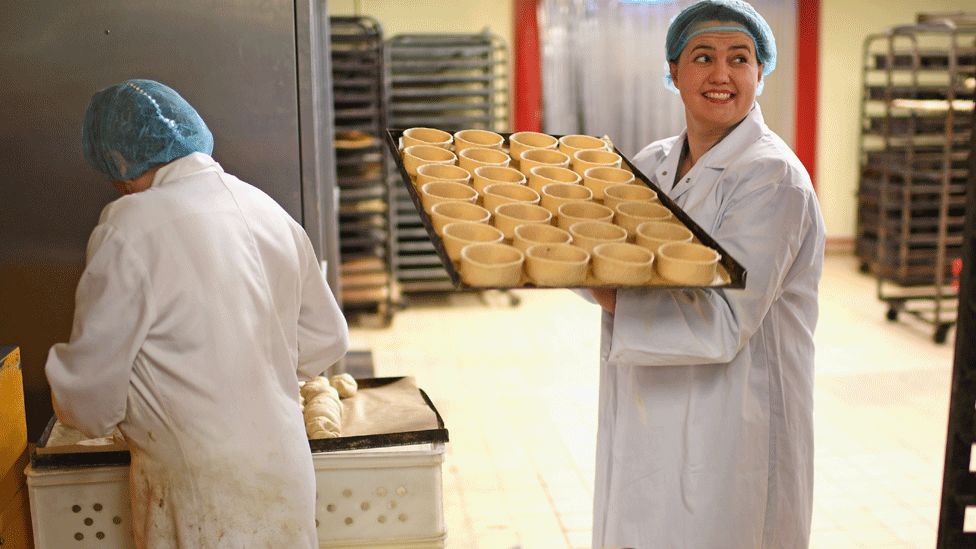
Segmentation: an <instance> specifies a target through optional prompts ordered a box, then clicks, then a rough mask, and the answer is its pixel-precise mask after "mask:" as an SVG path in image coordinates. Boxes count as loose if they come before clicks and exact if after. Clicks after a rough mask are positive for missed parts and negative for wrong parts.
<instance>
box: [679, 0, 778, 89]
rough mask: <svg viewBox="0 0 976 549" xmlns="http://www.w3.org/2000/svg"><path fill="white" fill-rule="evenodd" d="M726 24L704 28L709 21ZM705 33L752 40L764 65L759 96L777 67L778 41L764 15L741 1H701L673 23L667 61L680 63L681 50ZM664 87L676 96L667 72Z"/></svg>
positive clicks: (682, 11)
mask: <svg viewBox="0 0 976 549" xmlns="http://www.w3.org/2000/svg"><path fill="white" fill-rule="evenodd" d="M716 21H718V22H722V23H725V24H723V25H719V26H711V27H704V26H702V25H703V24H704V23H708V22H716ZM705 32H742V33H745V34H747V35H749V36H750V37H751V38H752V42H753V44H755V46H756V60H757V61H759V63H760V64H762V65H763V69H762V74H763V79H762V80H761V81H760V82H759V86H758V87H757V88H756V95H759V94H761V93H762V90H763V84H765V83H766V76H768V75H769V73H771V72H773V69H775V68H776V38H774V37H773V30H772V29H770V28H769V24H767V23H766V20H765V19H763V17H762V16H761V15H759V13H758V12H757V11H756V10H755V9H754V8H753V7H752V6H750V5H749V4H747V3H746V2H743V1H742V0H701V1H700V2H697V3H695V4H692V5H691V6H688V7H687V8H685V9H683V10H681V13H679V14H678V15H676V16H675V18H674V19H672V20H671V26H669V27H668V37H667V41H666V43H665V50H666V53H667V60H668V61H669V62H672V63H674V62H677V61H678V57H679V56H680V55H681V51H682V50H684V49H685V46H686V45H688V42H689V41H690V40H691V39H692V38H694V37H696V36H698V35H699V34H702V33H705ZM664 85H665V87H667V88H668V89H669V90H671V91H673V92H675V93H677V92H678V89H677V88H675V86H674V82H673V81H672V80H671V72H670V71H667V72H665V76H664Z"/></svg>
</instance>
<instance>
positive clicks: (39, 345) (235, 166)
mask: <svg viewBox="0 0 976 549" xmlns="http://www.w3.org/2000/svg"><path fill="white" fill-rule="evenodd" d="M301 5H303V6H305V8H304V9H305V10H308V5H307V3H304V2H303V3H301ZM323 9H324V8H323ZM306 17H307V16H306ZM295 21H296V17H295V3H294V2H293V1H292V0H276V1H260V0H236V1H228V0H192V1H191V0H175V1H149V0H125V1H122V0H118V1H110V2H106V1H101V0H97V1H96V0H88V1H73V2H63V1H59V0H13V1H5V2H3V7H2V8H0V74H2V75H3V77H2V80H3V84H2V85H0V342H3V343H6V344H14V345H20V346H21V348H22V351H23V368H24V374H25V379H26V381H25V384H26V390H27V395H26V398H27V401H28V402H27V406H28V424H29V425H28V428H29V434H30V437H31V440H36V438H37V436H38V434H39V432H40V429H41V428H42V427H43V421H45V420H46V419H47V418H48V417H50V416H49V414H50V408H49V400H48V398H49V397H48V389H47V384H46V382H45V380H44V374H43V365H44V361H45V358H46V355H47V351H48V349H49V348H50V346H51V344H53V343H55V342H58V341H65V340H67V338H68V335H69V333H70V328H71V315H72V313H73V309H74V288H75V285H76V283H77V280H78V277H79V276H80V273H81V270H82V268H83V262H84V250H85V245H86V243H87V239H88V235H89V234H90V232H91V230H92V228H93V227H94V226H95V223H96V221H97V219H98V215H99V212H100V211H101V209H102V208H103V207H104V206H105V204H107V203H108V202H109V201H111V200H112V199H114V198H115V197H116V194H115V191H114V190H113V189H112V187H111V186H110V185H109V183H108V182H107V181H106V180H105V179H104V178H103V177H102V176H100V175H99V174H97V173H95V172H94V171H93V170H92V169H91V168H89V167H88V166H87V164H86V163H85V162H84V158H83V156H82V152H81V145H80V131H81V130H80V127H81V120H82V116H83V114H84V109H85V106H86V105H87V102H88V99H89V97H90V96H91V95H92V93H93V92H95V91H96V90H98V89H100V88H103V87H105V86H107V85H110V84H113V83H116V82H119V81H122V80H124V79H127V78H151V79H155V80H160V81H162V82H165V83H166V84H168V85H170V86H172V87H173V88H175V89H176V90H178V91H179V92H180V93H181V94H183V95H184V96H185V97H186V98H187V99H188V100H189V101H190V103H191V104H193V105H194V106H195V107H196V108H197V109H198V110H199V111H200V114H201V115H202V116H203V118H204V120H206V122H207V124H208V125H209V126H210V128H211V130H212V131H213V133H214V138H215V149H214V157H215V158H216V159H217V160H218V161H219V162H220V163H221V164H222V165H223V166H224V168H225V169H226V170H227V171H228V172H230V173H233V174H235V175H237V176H239V177H241V178H242V179H244V180H245V181H248V182H250V183H252V184H254V185H255V186H257V187H259V188H261V189H263V190H264V191H266V192H267V193H268V194H270V195H271V196H272V197H273V198H275V199H276V200H277V201H278V202H279V203H280V204H281V205H282V206H283V207H284V208H285V209H286V210H287V211H288V212H289V213H290V214H291V215H292V216H293V217H295V219H297V220H299V221H300V222H304V221H306V220H305V219H303V211H305V212H308V211H315V209H314V208H313V209H309V208H303V203H302V199H303V183H302V157H301V150H300V146H299V145H300V143H299V142H300V135H301V132H300V128H299V126H300V122H299V120H300V119H299V113H298V110H299V91H298V85H297V82H298V75H297V71H298V68H297V65H298V63H297V56H296V31H295V24H296V23H295ZM326 87H327V86H326ZM333 179H334V178H333ZM310 188H317V187H315V185H314V184H312V185H311V186H310ZM318 194H326V193H324V192H323V191H321V190H319V191H318ZM315 224H316V226H319V225H321V221H318V220H316V221H315ZM316 239H317V240H321V237H320V235H317V236H316Z"/></svg>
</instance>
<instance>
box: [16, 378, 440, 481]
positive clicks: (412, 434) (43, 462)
mask: <svg viewBox="0 0 976 549" xmlns="http://www.w3.org/2000/svg"><path fill="white" fill-rule="evenodd" d="M401 379H403V378H402V377H376V378H365V379H357V380H356V383H357V384H358V385H359V390H369V389H374V388H379V387H383V386H384V385H389V384H391V383H394V382H396V381H399V380H401ZM418 391H419V392H420V396H421V397H422V398H423V401H424V403H425V404H426V405H427V406H428V407H429V408H430V410H431V411H432V412H433V413H434V416H435V417H436V419H437V428H436V429H426V430H422V431H409V432H402V433H384V434H376V435H360V436H347V437H342V436H340V437H338V438H328V439H316V440H309V441H308V445H309V447H310V448H311V450H312V453H319V452H337V451H341V450H362V449H367V448H385V447H390V446H406V445H410V444H423V443H428V442H447V441H448V432H447V428H446V427H445V426H444V419H443V418H442V417H441V414H440V412H438V411H437V408H435V407H434V403H433V402H431V400H430V397H428V396H427V393H425V392H424V390H423V389H419V388H418ZM352 398H355V397H352ZM55 420H56V418H54V417H51V419H50V421H48V423H47V427H46V428H45V429H44V432H43V433H41V437H40V439H39V440H38V441H37V448H35V449H34V450H33V451H32V452H31V457H30V461H31V466H32V467H34V468H35V469H41V468H53V467H97V466H103V465H126V464H128V463H129V460H130V457H129V451H128V450H118V449H116V448H117V447H116V446H112V447H111V448H113V449H112V450H109V451H99V450H98V448H99V447H98V446H91V447H89V448H91V449H92V451H83V452H78V451H74V452H70V453H43V449H44V448H45V446H46V445H47V441H48V438H49V437H50V436H51V430H52V429H53V428H54V422H55ZM38 448H39V449H41V450H42V451H41V452H38V451H37V449H38Z"/></svg>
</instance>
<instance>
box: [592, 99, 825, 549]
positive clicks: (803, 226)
mask: <svg viewBox="0 0 976 549" xmlns="http://www.w3.org/2000/svg"><path fill="white" fill-rule="evenodd" d="M684 139H685V134H684V133H682V134H681V135H680V136H678V137H674V138H670V139H666V140H663V141H658V142H655V143H653V144H651V145H649V146H648V147H646V148H645V149H644V150H643V151H641V152H640V153H639V154H638V155H637V156H636V157H635V159H634V160H635V165H637V167H638V168H639V169H640V170H641V171H642V172H644V173H645V174H646V175H647V176H648V177H649V178H650V179H651V180H653V181H654V182H655V183H656V184H657V185H658V186H659V187H661V188H662V190H663V191H664V192H665V193H667V194H668V195H669V196H670V197H671V198H673V199H674V200H675V201H676V202H677V204H678V205H679V206H681V208H682V209H684V211H686V212H687V213H688V214H689V215H690V216H691V217H692V218H693V219H694V220H695V222H696V223H698V224H699V225H701V227H702V228H703V229H704V230H705V231H706V232H708V233H709V234H711V235H712V236H713V237H714V238H715V239H716V240H717V241H718V242H719V244H720V245H721V246H723V247H724V248H725V249H726V250H727V251H728V253H730V254H731V255H732V256H733V257H735V258H736V259H737V260H738V261H739V262H740V263H741V264H742V265H743V266H744V267H745V268H746V270H747V271H748V275H747V284H746V288H745V289H744V290H679V291H661V290H641V289H635V290H621V291H618V292H617V305H616V314H615V315H613V316H611V315H609V314H607V313H604V315H603V334H602V336H603V337H602V344H601V371H600V412H599V427H598V436H597V439H598V440H597V472H596V486H595V505H594V525H593V540H594V543H593V544H594V547H608V546H613V547H636V548H641V549H644V548H672V547H674V548H689V549H708V548H721V549H736V548H739V549H757V548H789V549H795V548H798V547H806V546H807V545H808V541H809V533H810V518H811V512H812V495H813V365H814V348H813V331H814V327H815V325H816V322H817V289H818V284H819V281H820V273H821V268H822V263H823V247H824V228H823V220H822V217H821V215H820V210H819V206H818V203H817V197H816V195H815V194H814V191H813V188H812V186H811V183H810V179H809V176H808V175H807V173H806V171H805V169H804V168H803V166H802V165H801V163H800V162H799V160H798V159H797V158H796V156H795V155H794V154H793V152H792V151H790V149H789V148H788V147H787V145H786V144H785V143H783V142H782V140H780V139H779V138H778V137H777V136H776V135H775V134H773V133H772V132H771V131H770V130H769V128H767V127H766V125H765V124H764V123H763V119H762V114H761V112H760V110H759V106H758V105H756V106H755V107H754V108H753V109H752V111H751V112H750V113H749V114H748V116H747V117H746V118H745V120H744V121H743V122H742V123H741V124H740V125H739V126H738V127H737V128H736V129H735V130H733V131H732V132H731V133H730V134H729V135H728V136H727V137H726V138H725V139H724V140H722V141H721V142H720V143H718V144H717V145H715V147H713V148H712V149H711V150H709V151H708V152H707V153H706V154H705V155H703V156H702V157H701V159H699V161H698V162H697V163H696V164H695V166H694V167H693V168H692V169H691V171H690V172H689V173H688V174H687V175H686V176H685V177H684V178H683V179H682V180H680V181H678V182H677V184H674V174H675V171H676V169H677V166H678V161H679V157H680V154H681V148H682V145H683V142H684Z"/></svg>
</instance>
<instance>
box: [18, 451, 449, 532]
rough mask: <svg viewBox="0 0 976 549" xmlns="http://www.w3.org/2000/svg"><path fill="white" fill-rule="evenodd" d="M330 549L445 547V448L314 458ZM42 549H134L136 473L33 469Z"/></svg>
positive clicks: (320, 520)
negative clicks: (132, 500) (133, 482)
mask: <svg viewBox="0 0 976 549" xmlns="http://www.w3.org/2000/svg"><path fill="white" fill-rule="evenodd" d="M312 460H313V462H314V464H315V481H316V485H317V503H316V525H317V527H318V532H319V545H320V547H323V548H326V547H327V548H330V549H332V548H338V547H372V548H416V549H420V548H423V549H427V548H441V547H444V539H445V537H446V532H445V528H444V503H443V496H442V480H441V464H442V463H443V461H444V445H443V444H441V443H432V444H418V445H413V446H400V447H389V448H372V449H368V450H348V451H342V452H325V453H316V454H313V456H312ZM26 473H27V488H28V494H29V496H30V507H31V521H32V523H33V528H34V543H35V547H36V549H67V548H78V549H87V548H104V549H129V548H131V547H133V546H134V545H133V542H132V530H131V521H130V515H129V484H128V477H129V468H128V466H113V467H72V468H54V469H33V468H31V467H28V468H27V471H26Z"/></svg>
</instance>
